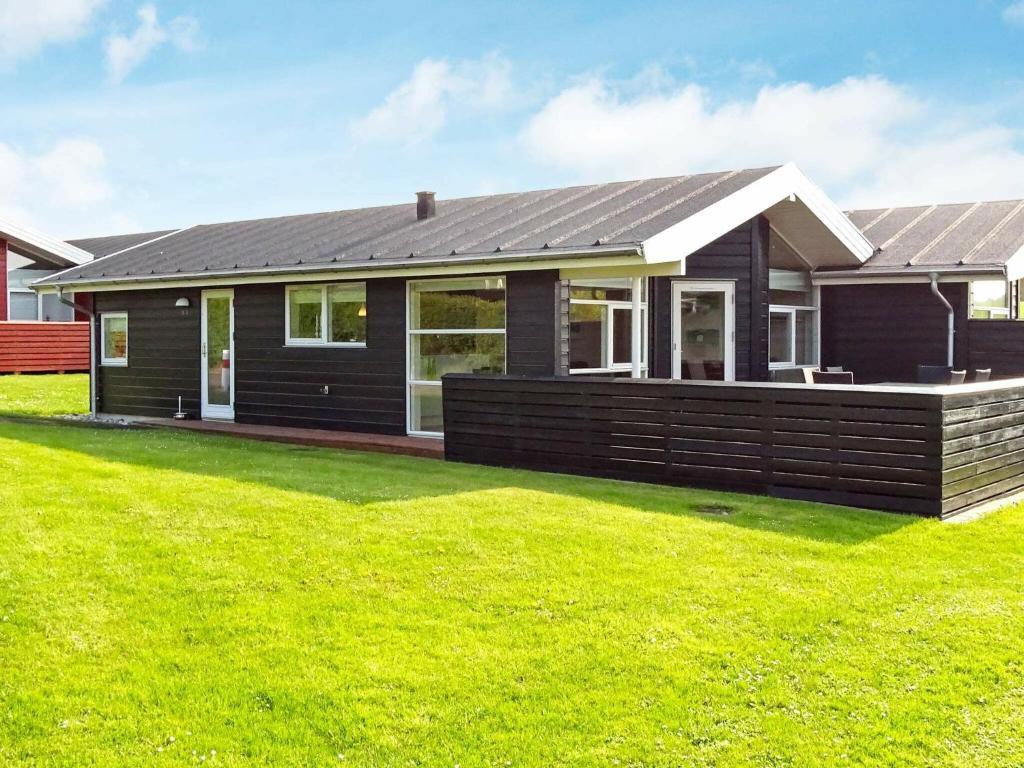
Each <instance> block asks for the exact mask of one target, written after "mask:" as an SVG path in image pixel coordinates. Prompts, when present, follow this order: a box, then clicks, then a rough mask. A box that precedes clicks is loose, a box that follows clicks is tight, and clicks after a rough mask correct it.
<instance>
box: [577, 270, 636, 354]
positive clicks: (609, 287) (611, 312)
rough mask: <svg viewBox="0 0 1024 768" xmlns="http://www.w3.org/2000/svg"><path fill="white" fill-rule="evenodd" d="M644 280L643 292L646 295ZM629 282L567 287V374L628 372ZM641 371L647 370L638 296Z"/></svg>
mask: <svg viewBox="0 0 1024 768" xmlns="http://www.w3.org/2000/svg"><path fill="white" fill-rule="evenodd" d="M646 282H647V281H646V280H645V281H644V286H645V287H644V288H643V290H644V291H646ZM631 283H632V281H631V280H630V279H629V278H614V279H605V280H573V281H572V283H570V284H569V372H570V373H615V372H617V371H628V370H630V368H631V363H632V355H633V303H632V302H633V290H632V287H631ZM640 313H641V314H640V322H641V324H642V326H643V342H642V345H641V349H640V359H641V368H642V370H646V369H647V304H646V296H644V295H642V296H641V305H640Z"/></svg>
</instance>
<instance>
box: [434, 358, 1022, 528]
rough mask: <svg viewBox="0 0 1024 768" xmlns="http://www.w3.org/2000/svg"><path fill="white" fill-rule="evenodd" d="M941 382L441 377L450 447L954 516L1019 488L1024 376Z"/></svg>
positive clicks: (542, 466) (469, 455)
mask: <svg viewBox="0 0 1024 768" xmlns="http://www.w3.org/2000/svg"><path fill="white" fill-rule="evenodd" d="M953 389H960V390H964V389H971V388H963V387H961V388H953ZM949 391H950V390H949V389H947V390H945V391H939V390H931V391H929V390H923V389H917V390H914V391H907V390H903V391H900V390H896V389H890V388H884V389H883V388H878V389H870V388H857V387H828V386H824V385H818V386H813V387H808V386H797V385H770V384H726V383H718V382H700V383H680V382H673V381H659V380H628V379H617V380H611V379H601V378H594V377H586V378H580V377H557V378H554V377H552V378H543V379H542V378H524V377H493V376H461V375H460V376H447V377H445V384H444V408H445V425H446V432H445V455H446V457H447V458H449V459H451V460H453V461H467V462H475V463H482V464H494V465H498V466H514V467H524V468H528V469H538V470H545V471H551V472H566V473H572V474H583V475H596V476H601V477H611V478H618V479H624V480H637V481H644V482H654V483H666V484H670V485H684V486H699V487H709V488H719V489H726V490H738V491H745V492H751V493H760V494H768V495H771V496H778V497H783V498H792V499H802V500H807V501H819V502H825V503H830V504H842V505H847V506H856V507H867V508H875V509H884V510H890V511H896V512H907V513H913V514H918V515H926V516H936V517H937V516H948V515H951V514H955V513H957V512H960V511H963V510H964V509H966V508H968V507H970V506H973V505H974V504H977V503H980V502H983V501H987V500H990V499H993V498H997V497H998V496H1001V495H1005V494H1007V493H1011V492H1013V491H1015V490H1018V489H1020V488H1021V487H1022V486H1024V423H1022V421H1021V418H1022V416H1024V386H1021V385H1020V383H1019V382H1017V383H1013V384H1012V385H1007V384H1004V383H997V384H994V385H991V387H990V388H983V389H982V390H980V391H974V392H957V393H953V394H950V393H949Z"/></svg>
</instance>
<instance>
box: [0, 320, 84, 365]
mask: <svg viewBox="0 0 1024 768" xmlns="http://www.w3.org/2000/svg"><path fill="white" fill-rule="evenodd" d="M88 370H89V324H88V323H19V322H8V323H0V373H64V372H71V371H88Z"/></svg>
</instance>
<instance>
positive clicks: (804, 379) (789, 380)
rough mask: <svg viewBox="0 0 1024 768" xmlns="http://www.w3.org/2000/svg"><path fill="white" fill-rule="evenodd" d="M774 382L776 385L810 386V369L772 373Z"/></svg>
mask: <svg viewBox="0 0 1024 768" xmlns="http://www.w3.org/2000/svg"><path fill="white" fill-rule="evenodd" d="M772 381H774V382H775V383H776V384H810V383H812V382H811V369H810V368H780V369H778V370H777V371H772Z"/></svg>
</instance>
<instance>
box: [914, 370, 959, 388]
mask: <svg viewBox="0 0 1024 768" xmlns="http://www.w3.org/2000/svg"><path fill="white" fill-rule="evenodd" d="M952 372H953V369H952V368H950V367H949V366H948V365H919V366H917V383H918V384H949V378H950V374H951V373H952Z"/></svg>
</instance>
